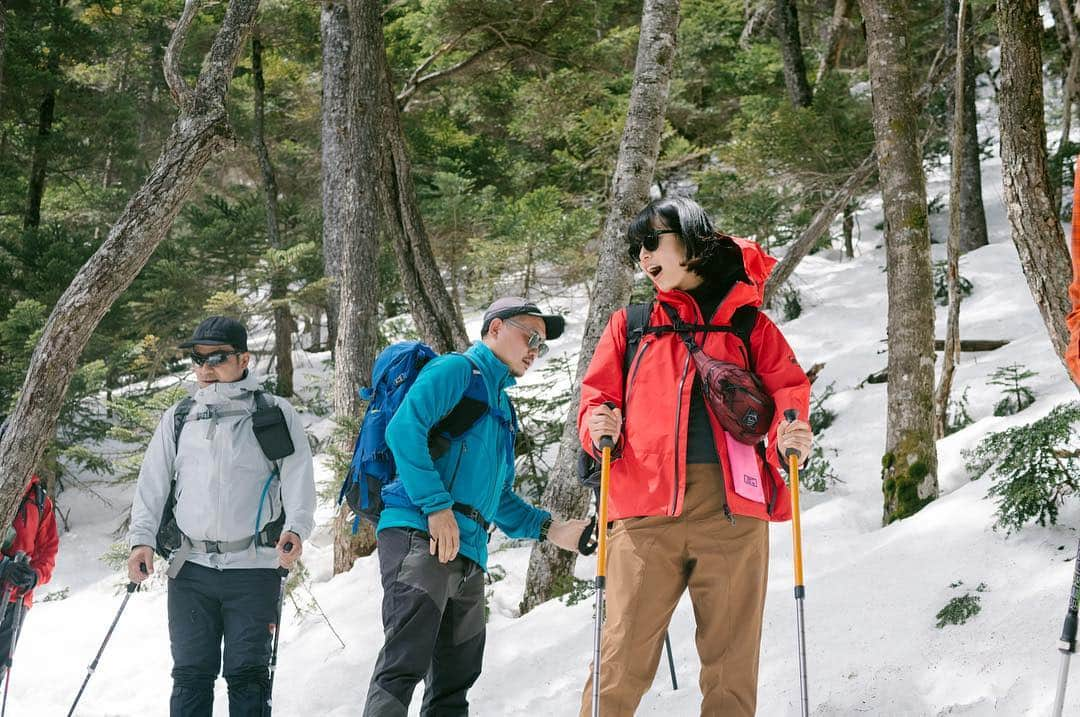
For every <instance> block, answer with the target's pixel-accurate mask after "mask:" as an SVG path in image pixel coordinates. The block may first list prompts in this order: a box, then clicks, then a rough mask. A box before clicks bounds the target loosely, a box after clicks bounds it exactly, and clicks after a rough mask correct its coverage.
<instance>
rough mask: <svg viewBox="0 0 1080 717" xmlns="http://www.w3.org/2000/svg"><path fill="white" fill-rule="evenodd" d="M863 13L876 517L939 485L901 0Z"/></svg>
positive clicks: (924, 236)
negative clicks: (884, 303)
mask: <svg viewBox="0 0 1080 717" xmlns="http://www.w3.org/2000/svg"><path fill="white" fill-rule="evenodd" d="M859 5H860V7H861V8H862V16H863V18H865V19H866V39H867V58H868V64H869V67H870V87H871V91H872V94H873V103H874V137H875V145H876V148H877V156H878V173H879V174H880V176H881V194H882V198H883V200H884V204H885V248H886V256H887V259H886V264H887V267H888V292H889V312H888V313H889V318H888V336H889V363H888V371H889V389H888V418H887V427H886V435H885V456H884V459H883V460H882V479H883V486H882V487H883V490H884V493H885V510H884V522H885V523H891V522H892V521H894V520H898V519H900V518H905V517H907V516H909V515H912V514H913V513H915V512H917V511H918V510H919V509H921V508H922V507H923V506H924V505H926V504H927V503H929V502H930V501H931V500H933V499H934V498H936V497H937V495H938V483H937V451H936V446H935V443H934V301H933V277H932V273H931V268H930V232H929V230H928V228H927V215H926V178H925V177H924V175H923V169H922V152H921V150H920V141H919V128H918V114H919V113H918V110H917V107H916V102H915V95H914V93H913V91H912V90H913V86H912V84H913V83H912V68H911V57H910V54H909V50H908V48H909V44H908V31H907V14H906V12H905V7H906V2H904V0H859Z"/></svg>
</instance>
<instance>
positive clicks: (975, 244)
mask: <svg viewBox="0 0 1080 717" xmlns="http://www.w3.org/2000/svg"><path fill="white" fill-rule="evenodd" d="M959 2H960V0H945V47H946V50H947V51H949V52H950V53H955V52H957V48H962V50H961V52H962V54H963V57H962V58H960V59H957V62H956V67H957V71H958V72H962V73H963V74H962V78H963V82H962V84H963V102H961V103H960V107H961V108H962V109H963V113H964V116H963V121H962V122H961V125H962V127H963V134H962V135H961V144H960V150H961V154H960V156H959V157H954V159H953V161H954V162H955V161H959V162H960V204H959V210H960V252H961V253H962V254H963V253H967V252H969V251H971V250H972V249H978V248H979V247H981V246H986V245H987V244H988V243H989V240H988V238H987V233H986V211H985V209H984V208H983V198H982V168H981V166H980V148H979V124H978V122H979V120H978V115H977V114H976V112H975V49H974V46H973V41H974V39H975V38H974V35H973V33H972V26H971V12H970V7H969V8H968V10H969V11H968V13H967V19H966V20H965V22H964V30H963V34H962V39H963V42H962V43H961V33H959V32H957V22H956V17H957V6H958V4H959ZM961 59H962V62H961ZM961 68H962V70H961ZM957 87H959V83H954V89H953V90H952V91H950V92H947V93H946V98H947V107H948V115H949V116H950V117H952V116H953V115H954V108H953V106H954V105H955V103H956V100H955V96H957V93H958V92H959V90H958V89H956V88H957ZM950 202H951V199H950Z"/></svg>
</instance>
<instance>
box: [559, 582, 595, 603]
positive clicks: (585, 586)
mask: <svg viewBox="0 0 1080 717" xmlns="http://www.w3.org/2000/svg"><path fill="white" fill-rule="evenodd" d="M557 588H558V589H560V590H561V591H562V593H561V594H560V595H559V600H560V601H561V602H562V603H564V604H565V605H566V606H567V607H571V606H574V605H577V604H578V603H579V602H584V601H585V600H588V599H589V598H591V597H592V596H593V594H594V593H595V592H596V584H595V583H594V582H593V581H592V580H582V579H581V578H575V577H573V576H571V577H570V578H569V579H568V580H565V581H563V582H561V583H560V584H559V585H558V586H557Z"/></svg>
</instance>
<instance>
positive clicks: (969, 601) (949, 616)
mask: <svg viewBox="0 0 1080 717" xmlns="http://www.w3.org/2000/svg"><path fill="white" fill-rule="evenodd" d="M981 602H982V600H981V599H980V598H979V596H978V595H972V594H971V593H965V594H964V596H963V597H954V598H953V599H952V600H950V601H949V602H947V603H945V607H943V608H941V609H940V610H938V614H937V615H936V617H937V626H938V627H939V628H943V627H945V626H946V625H963V624H964V623H965V622H967V621H968V620H970V619H971V618H973V617H975V616H976V615H978V614H979V613H980V612H981V611H982V605H981V604H980V603H981Z"/></svg>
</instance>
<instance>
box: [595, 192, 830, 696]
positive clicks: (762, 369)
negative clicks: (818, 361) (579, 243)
mask: <svg viewBox="0 0 1080 717" xmlns="http://www.w3.org/2000/svg"><path fill="white" fill-rule="evenodd" d="M628 239H629V241H630V256H631V258H632V259H633V260H634V261H635V262H636V263H637V264H638V265H639V266H640V267H641V269H642V270H644V271H645V273H646V275H647V276H648V277H649V278H650V279H651V280H652V282H653V284H654V285H655V288H656V298H657V301H655V302H654V303H653V306H652V310H651V315H650V318H649V325H650V326H654V327H655V326H663V325H669V326H670V325H672V324H673V320H672V318H671V316H670V315H669V313H668V312H669V311H671V310H674V311H675V312H677V313H678V316H679V318H680V319H681V320H682V322H684V323H687V324H699V325H700V324H705V323H710V324H714V325H719V326H730V325H731V322H732V315H733V314H734V313H735V310H736V309H738V308H739V307H741V306H746V305H749V306H752V307H755V308H756V307H760V305H761V302H762V296H763V294H762V290H763V287H764V284H765V279H766V278H767V277H768V274H769V272H770V270H771V269H772V267H773V265H775V263H776V260H775V259H773V258H772V257H770V256H768V255H767V254H765V252H764V251H763V250H762V249H761V247H759V246H758V245H757V244H756V243H754V242H751V241H747V240H744V239H737V238H734V237H728V236H725V235H722V234H719V233H717V232H716V231H715V230H714V229H713V226H712V222H711V221H710V219H709V217H708V216H707V215H706V214H705V211H704V210H703V209H702V208H701V207H700V206H699V205H698V204H697V203H695V202H693V201H691V200H689V199H685V198H681V197H671V198H665V199H661V200H657V201H655V202H653V203H651V204H649V205H648V206H647V207H646V208H645V209H643V210H642V211H641V212H640V213H639V214H638V216H637V217H636V218H635V219H634V221H633V222H632V223H631V225H630V229H629V231H628ZM665 304H666V305H667V306H666V307H665V306H663V305H665ZM626 322H627V319H626V311H625V309H620V310H619V311H616V312H615V313H614V314H613V315H612V317H611V320H610V321H609V322H608V326H607V328H606V329H605V331H604V334H603V336H602V337H601V338H600V342H599V344H598V345H597V347H596V352H595V354H594V355H593V359H592V362H591V363H590V364H589V369H588V371H587V372H586V374H585V377H584V379H583V381H582V387H581V407H580V410H579V413H578V427H579V432H580V436H581V441H582V445H583V446H584V447H585V449H586V450H588V451H590V452H591V453H593V454H594V455H599V449H598V448H597V447H596V444H597V443H598V442H599V440H600V438H601V436H605V435H610V436H613V437H615V438H616V440H617V443H616V449H615V456H616V459H615V460H613V462H612V467H611V483H610V492H609V496H608V518H609V520H612V521H613V525H612V530H611V537H610V542H609V546H608V551H609V552H608V564H607V620H606V622H605V626H604V635H603V643H602V645H601V673H600V675H601V676H600V686H601V690H600V700H601V706H602V711H603V713H604V715H605V717H615V716H616V715H632V714H633V713H634V710H635V709H636V708H637V705H638V702H639V701H640V700H641V697H642V695H643V694H644V693H645V691H646V690H647V689H648V688H649V686H650V685H651V684H652V681H653V676H654V675H655V673H656V667H657V663H658V661H659V659H660V650H661V647H662V644H663V640H664V634H665V632H666V629H667V625H668V621H669V620H670V619H671V614H672V612H673V611H674V610H675V606H676V605H677V604H678V601H679V598H680V596H681V595H682V593H683V592H684V591H685V590H687V589H689V591H690V599H691V602H692V603H693V606H694V616H695V619H696V622H697V633H696V641H697V648H698V654H699V655H700V657H701V675H700V684H701V692H702V704H701V714H702V715H725V716H729V715H752V714H754V711H755V708H756V699H757V667H758V652H759V643H760V638H761V620H762V610H763V608H764V603H765V587H766V579H767V577H768V552H769V538H768V521H771V520H787V519H788V518H790V512H791V511H790V500H789V497H788V491H787V486H786V485H785V483H784V480H783V478H782V477H781V474H780V472H779V464H780V461H779V456H780V455H782V454H783V453H784V452H785V451H786V450H787V449H788V448H794V449H796V450H797V451H798V452H799V454H800V456H802V457H803V458H804V459H805V457H806V456H807V455H808V453H809V450H810V446H811V440H812V438H811V433H810V427H809V425H808V424H807V423H806V422H805V420H796V421H794V422H788V421H786V420H785V419H784V418H783V414H784V411H785V410H787V409H794V410H795V411H796V412H797V414H798V416H799V417H800V419H805V418H806V417H807V414H808V409H809V406H808V404H809V397H810V383H809V381H808V380H807V378H806V374H805V373H804V372H803V370H802V369H801V368H800V367H799V364H798V361H796V359H795V356H794V354H793V353H792V351H791V348H790V347H789V346H788V344H787V342H786V341H785V340H784V337H783V336H782V335H781V333H780V331H779V329H777V327H776V326H775V324H773V322H772V321H770V320H769V318H768V317H766V316H765V315H764V314H760V313H756V319H755V323H754V325H753V329H752V331H751V333H750V349H751V350H750V356H747V355H746V349H745V347H744V344H743V341H742V339H741V338H740V337H739V336H738V335H736V334H735V333H725V332H708V333H705V332H701V333H697V334H695V336H694V339H695V341H696V342H697V344H698V345H699V346H701V347H702V349H703V350H704V352H705V354H707V355H708V356H710V357H713V358H716V359H720V360H722V361H728V362H731V363H734V364H737V365H739V366H742V367H746V368H749V367H751V366H752V370H753V371H754V373H756V374H757V375H758V377H759V378H760V379H761V382H762V383H763V385H764V387H765V389H766V391H768V393H769V394H770V395H771V396H772V398H773V400H774V401H775V402H776V414H775V418H774V421H773V425H772V426H770V430H769V434H768V449H767V450H765V451H761V452H758V451H755V450H754V449H753V448H750V447H748V446H745V445H744V444H739V443H736V442H734V441H733V439H731V438H730V437H728V436H727V435H725V433H724V430H723V428H722V427H721V426H720V424H719V422H718V421H717V420H716V418H715V416H714V415H713V414H712V412H711V411H710V410H709V409H708V408H707V406H706V402H705V398H704V394H703V392H702V391H701V386H700V381H699V379H698V377H697V375H696V371H695V368H694V361H693V360H691V357H690V354H689V350H688V349H687V347H686V345H685V344H684V341H683V338H682V337H680V335H678V334H675V333H671V332H666V333H649V332H646V333H645V334H644V335H643V336H642V338H641V341H640V343H639V344H638V346H637V351H636V355H635V356H634V359H633V362H632V363H631V364H630V367H629V371H627V372H626V374H625V378H624V372H623V354H624V352H625V349H626V343H627V342H626V328H627V326H626ZM748 359H749V361H748ZM609 401H610V402H611V403H613V404H614V405H615V406H616V408H615V409H610V408H608V407H607V406H605V405H603V404H604V403H605V402H609ZM733 465H734V467H735V469H736V470H737V471H738V474H739V475H740V476H742V475H745V474H747V473H750V474H754V476H755V478H759V479H760V480H752V481H747V482H745V484H744V482H742V481H740V482H739V483H738V484H736V482H734V481H732V478H731V476H732V475H733ZM747 485H751V486H753V487H754V488H756V490H750V489H748V488H747ZM591 674H592V673H591V671H590V678H589V680H588V682H587V683H586V687H585V691H584V693H583V695H582V704H581V714H582V715H583V717H584V716H586V715H589V714H590V712H591V693H592V677H591Z"/></svg>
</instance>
